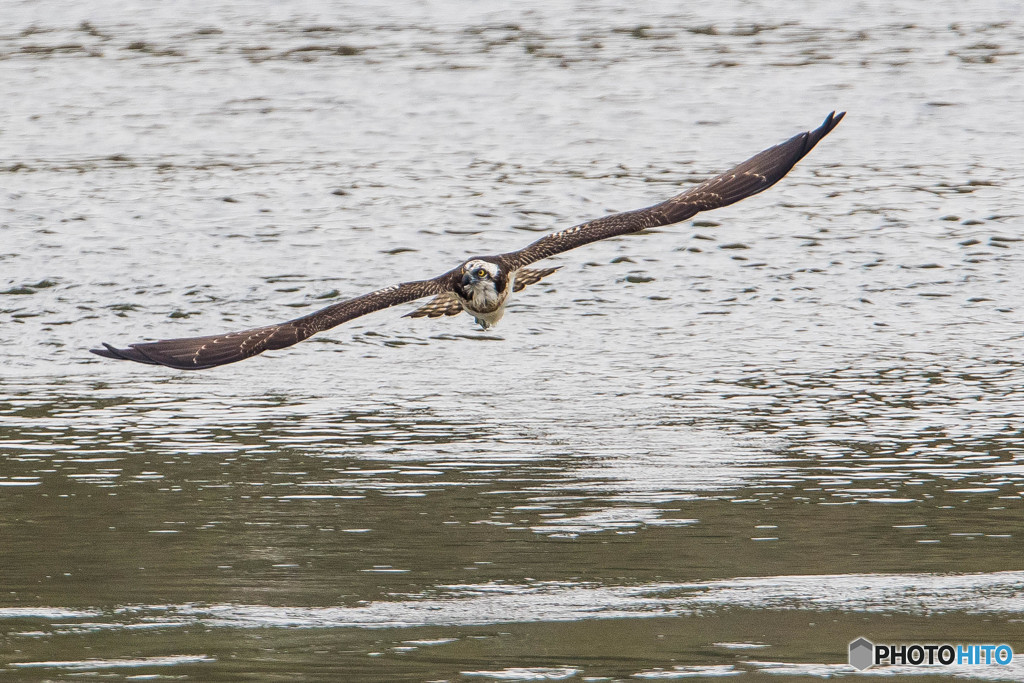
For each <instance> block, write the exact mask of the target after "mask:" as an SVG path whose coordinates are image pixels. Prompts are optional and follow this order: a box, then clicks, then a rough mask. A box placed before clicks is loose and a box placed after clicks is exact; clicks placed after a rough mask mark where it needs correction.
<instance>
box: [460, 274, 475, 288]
mask: <svg viewBox="0 0 1024 683" xmlns="http://www.w3.org/2000/svg"><path fill="white" fill-rule="evenodd" d="M473 282H476V278H475V277H473V274H472V273H466V274H465V275H463V276H462V286H463V287H465V286H466V285H468V284H471V283H473Z"/></svg>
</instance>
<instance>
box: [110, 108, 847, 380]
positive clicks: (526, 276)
mask: <svg viewBox="0 0 1024 683" xmlns="http://www.w3.org/2000/svg"><path fill="white" fill-rule="evenodd" d="M845 114H846V112H840V113H839V114H837V113H835V112H832V113H831V114H829V115H828V116H827V117H826V118H825V122H824V123H822V124H821V126H819V127H818V128H816V129H814V130H812V131H808V132H804V133H800V134H798V135H794V136H793V137H792V138H790V139H789V140H786V141H785V142H783V143H781V144H778V145H776V146H774V147H770V148H768V149H766V150H764V151H763V152H761V153H759V154H756V155H754V156H753V157H751V158H750V159H747V160H746V161H744V162H743V163H741V164H740V165H738V166H736V167H734V168H732V169H730V170H728V171H726V172H725V173H722V174H721V175H718V176H715V177H714V178H711V179H710V180H706V181H704V182H703V183H701V184H700V185H698V186H696V187H694V188H692V189H689V190H687V191H685V192H683V193H682V194H678V195H676V196H675V197H672V198H671V199H668V200H666V201H664V202H661V203H660V204H655V205H654V206H649V207H647V208H645V209H637V210H635V211H625V212H622V213H616V214H611V215H608V216H604V217H603V218H598V219H595V220H592V221H588V222H586V223H582V224H580V225H577V226H576V227H573V228H569V229H567V230H562V231H561V232H555V233H552V234H550V235H547V236H545V237H542V238H540V239H539V240H537V241H536V242H533V243H532V244H530V245H528V246H526V247H524V248H523V249H520V250H519V251H512V252H509V253H507V254H499V255H497V256H477V257H474V258H471V259H469V260H468V261H466V262H465V263H463V264H461V265H459V266H458V267H457V268H455V269H453V270H449V271H448V272H447V273H444V274H443V275H438V276H437V277H435V278H433V279H430V280H417V281H414V282H405V283H402V284H400V285H392V286H391V287H385V288H384V289H378V290H377V291H375V292H370V293H369V294H364V295H362V296H357V297H355V298H353V299H348V300H346V301H342V302H339V303H336V304H333V305H331V306H328V307H326V308H323V309H321V310H319V311H316V312H314V313H310V314H309V315H304V316H302V317H301V318H295V319H294V320H289V321H287V322H283V323H278V324H276V325H268V326H266V327H257V328H255V329H251V330H243V331H241V332H229V333H227V334H215V335H212V336H209V337H187V338H184V339H165V340H163V341H155V342H142V343H138V344H130V345H129V346H128V348H124V349H118V348H115V347H113V346H111V345H110V344H107V343H104V344H103V346H104V348H102V349H90V350H91V351H92V353H95V354H97V355H99V356H103V357H104V358H116V359H120V360H130V361H135V362H137V363H148V364H150V365H166V366H168V367H171V368H178V369H181V370H202V369H204V368H212V367H215V366H217V365H225V364H226V363H234V362H236V361H240V360H244V359H246V358H251V357H252V356H255V355H258V354H260V353H263V352H264V351H269V350H273V349H283V348H284V347H286V346H291V345H292V344H297V343H299V342H300V341H303V340H304V339H308V338H309V337H311V336H313V335H314V334H316V333H317V332H322V331H324V330H327V329H330V328H332V327H334V326H336V325H340V324H342V323H344V322H348V321H349V320H352V319H354V318H358V317H359V316H362V315H366V314H367V313H373V312H374V311H379V310H382V309H385V308H390V307H392V306H396V305H398V304H403V303H406V302H409V301H413V300H415V299H420V298H422V297H426V296H433V297H434V298H433V299H432V300H431V301H430V302H429V303H427V304H426V305H425V306H422V307H421V308H418V309H416V310H415V311H413V312H412V313H409V314H407V315H408V316H409V317H413V318H418V317H423V316H427V317H430V318H437V317H440V316H443V315H456V314H458V313H460V312H462V311H465V312H466V313H468V314H469V315H471V316H473V318H475V319H476V322H477V323H479V324H480V326H481V327H483V328H484V329H487V328H488V327H491V326H492V325H495V324H497V322H498V321H499V320H501V316H502V315H503V314H504V313H505V306H506V304H507V303H508V300H509V296H510V295H511V294H512V292H518V291H519V290H521V289H523V288H524V287H526V286H528V285H532V284H534V283H536V282H539V281H540V280H541V279H542V278H545V277H547V276H548V275H551V274H552V273H553V272H555V271H556V270H557V268H540V269H533V268H527V266H529V265H530V264H532V263H534V262H536V261H540V260H541V259H545V258H547V257H549V256H554V255H555V254H560V253H562V252H564V251H569V250H570V249H575V248H576V247H581V246H583V245H584V244H589V243H591V242H596V241H598V240H603V239H608V238H609V237H616V236H619V235H628V234H630V233H635V232H639V231H641V230H645V229H647V228H654V227H658V226H662V225H670V224H672V223H678V222H679V221H683V220H686V219H688V218H692V217H693V216H695V215H696V214H698V213H700V212H701V211H710V210H711V209H717V208H719V207H723V206H728V205H729V204H732V203H734V202H738V201H739V200H741V199H745V198H747V197H750V196H751V195H755V194H757V193H758V192H761V191H763V190H766V189H768V188H769V187H771V186H772V185H774V184H775V183H777V182H778V181H779V180H781V179H782V178H783V176H785V175H786V174H787V173H789V170H790V169H791V168H793V166H794V165H795V164H796V163H797V162H798V161H800V160H801V159H803V158H804V156H805V155H806V154H807V153H808V152H810V151H811V150H812V149H813V148H814V146H815V145H816V144H818V142H819V141H820V140H821V139H822V138H823V137H825V136H826V135H828V134H829V133H830V132H831V131H832V129H833V128H835V127H836V126H837V125H839V122H840V121H842V119H843V116H845Z"/></svg>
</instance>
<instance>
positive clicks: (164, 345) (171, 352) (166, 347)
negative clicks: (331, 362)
mask: <svg viewBox="0 0 1024 683" xmlns="http://www.w3.org/2000/svg"><path fill="white" fill-rule="evenodd" d="M453 273H454V271H451V272H448V273H445V274H444V275H441V276H438V277H436V278H434V279H433V280H420V281H417V282H406V283H404V284H401V285H395V286H393V287H385V288H384V289H378V290H377V291H375V292H370V293H369V294H364V295H363V296H357V297H355V298H354V299H348V300H346V301H341V302H339V303H336V304H333V305H331V306H328V307H327V308H322V309H320V310H319V311H316V312H314V313H310V314H309V315H304V316H302V317H301V318H296V319H294V320H289V321H287V322H283V323H278V324H277V325H267V326H266V327H257V328H255V329H251V330H242V331H241V332H229V333H227V334H215V335H211V336H209V337H187V338H184V339H164V340H163V341H155V342H143V343H140V344H131V345H129V346H128V348H126V349H118V348H114V347H113V346H111V345H110V344H104V345H103V346H104V348H102V349H90V351H92V352H93V353H95V354H96V355H98V356H103V357H105V358H117V359H120V360H133V361H135V362H137V363H149V364H151V365H166V366H168V367H171V368H178V369H180V370H202V369H204V368H212V367H214V366H217V365H225V364H227V363H234V362H236V361H240V360H245V359H246V358H251V357H253V356H255V355H257V354H260V353H263V352H264V351H270V350H273V349H283V348H284V347H286V346H291V345H292V344H298V343H299V342H300V341H302V340H304V339H308V338H309V337H311V336H313V335H314V334H316V333H317V332H322V331H323V330H326V329H329V328H331V327H334V326H335V325H340V324H341V323H344V322H348V321H349V320H352V319H353V318H358V317H359V316H361V315H366V314H367V313H373V312H374V311H379V310H382V309H384V308H390V307H391V306H395V305H397V304H403V303H405V302H407V301H413V300H415V299H419V298H422V297H425V296H430V295H431V294H438V293H440V292H444V291H447V290H449V289H450V288H451V280H452V278H453Z"/></svg>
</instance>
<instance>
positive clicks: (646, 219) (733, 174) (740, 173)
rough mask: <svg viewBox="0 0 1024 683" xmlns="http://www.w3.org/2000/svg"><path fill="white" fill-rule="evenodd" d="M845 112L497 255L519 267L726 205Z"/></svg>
mask: <svg viewBox="0 0 1024 683" xmlns="http://www.w3.org/2000/svg"><path fill="white" fill-rule="evenodd" d="M845 115H846V112H840V113H838V114H837V113H835V112H832V113H831V114H829V115H828V116H827V117H826V118H825V122H824V123H822V124H821V125H820V126H819V127H818V128H816V129H814V130H812V131H808V132H805V133H800V134H799V135H794V136H793V137H791V138H790V139H789V140H786V141H785V142H783V143H781V144H779V145H776V146H774V147H769V148H768V149H766V150H764V151H763V152H761V153H759V154H756V155H754V156H752V157H751V158H749V159H747V160H746V161H744V162H743V163H742V164H740V165H739V166H736V167H735V168H731V169H729V170H728V171H726V172H725V173H722V174H721V175H718V176H715V177H714V178H711V179H710V180H706V181H704V182H703V183H701V184H700V185H698V186H697V187H694V188H692V189H690V190H687V191H686V192H683V193H682V194H679V195H676V196H675V197H673V198H672V199H669V200H667V201H664V202H662V203H660V204H655V205H654V206H649V207H647V208H646V209H637V210H636V211H625V212H623V213H615V214H611V215H610V216H604V217H603V218H598V219H596V220H592V221H588V222H586V223H583V224H581V225H577V226H576V227H573V228H569V229H567V230H562V231H561V232H556V233H552V234H550V235H546V236H544V237H541V238H540V239H539V240H537V241H536V242H534V243H532V244H530V245H528V246H527V247H525V248H523V249H520V250H519V251H513V252H509V253H507V254H502V255H501V256H499V257H498V258H499V259H500V261H501V262H502V264H503V265H504V266H505V267H506V268H508V269H516V268H522V267H523V266H526V265H529V264H531V263H533V262H535V261H539V260H541V259H544V258H547V257H549V256H554V255H555V254H560V253H562V252H563V251H569V250H570V249H575V248H576V247H581V246H583V245H584V244H590V243H591V242H596V241H598V240H603V239H608V238H609V237H616V236H618V235H628V234H629V233H633V232H639V231H641V230H645V229H647V228H654V227H658V226H661V225H669V224H671V223H678V222H679V221H684V220H686V219H687V218H692V217H693V216H695V215H697V214H698V213H700V212H701V211H710V210H711V209H718V208H721V207H723V206H728V205H729V204H733V203H735V202H738V201H739V200H741V199H745V198H746V197H749V196H751V195H755V194H757V193H758V192H763V191H764V190H767V189H768V188H769V187H771V186H772V185H774V184H775V183H777V182H779V180H781V179H782V178H783V177H784V176H785V175H786V174H787V173H789V171H790V169H791V168H793V166H795V165H796V163H797V162H798V161H800V160H801V159H803V158H804V156H806V155H807V153H808V152H810V151H811V150H812V149H814V146H815V145H816V144H818V142H819V141H820V140H821V139H822V138H823V137H825V136H826V135H828V134H829V133H830V132H831V131H832V129H833V128H835V127H836V126H837V125H839V122H840V121H842V120H843V117H844V116H845Z"/></svg>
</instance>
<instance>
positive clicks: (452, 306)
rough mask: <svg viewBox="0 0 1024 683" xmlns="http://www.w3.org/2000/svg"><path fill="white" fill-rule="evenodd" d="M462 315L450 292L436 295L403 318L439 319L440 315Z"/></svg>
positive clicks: (458, 304) (459, 306)
mask: <svg viewBox="0 0 1024 683" xmlns="http://www.w3.org/2000/svg"><path fill="white" fill-rule="evenodd" d="M459 313H462V304H460V303H459V300H458V299H457V298H455V294H454V293H452V292H445V293H444V294H438V295H437V296H435V297H434V298H433V299H431V300H430V301H429V302H428V303H426V304H425V305H423V306H420V307H419V308H417V309H416V310H415V311H413V312H412V313H406V314H405V315H403V316H402V317H403V318H422V317H424V316H425V317H427V318H440V317H441V316H442V315H458V314H459Z"/></svg>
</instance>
